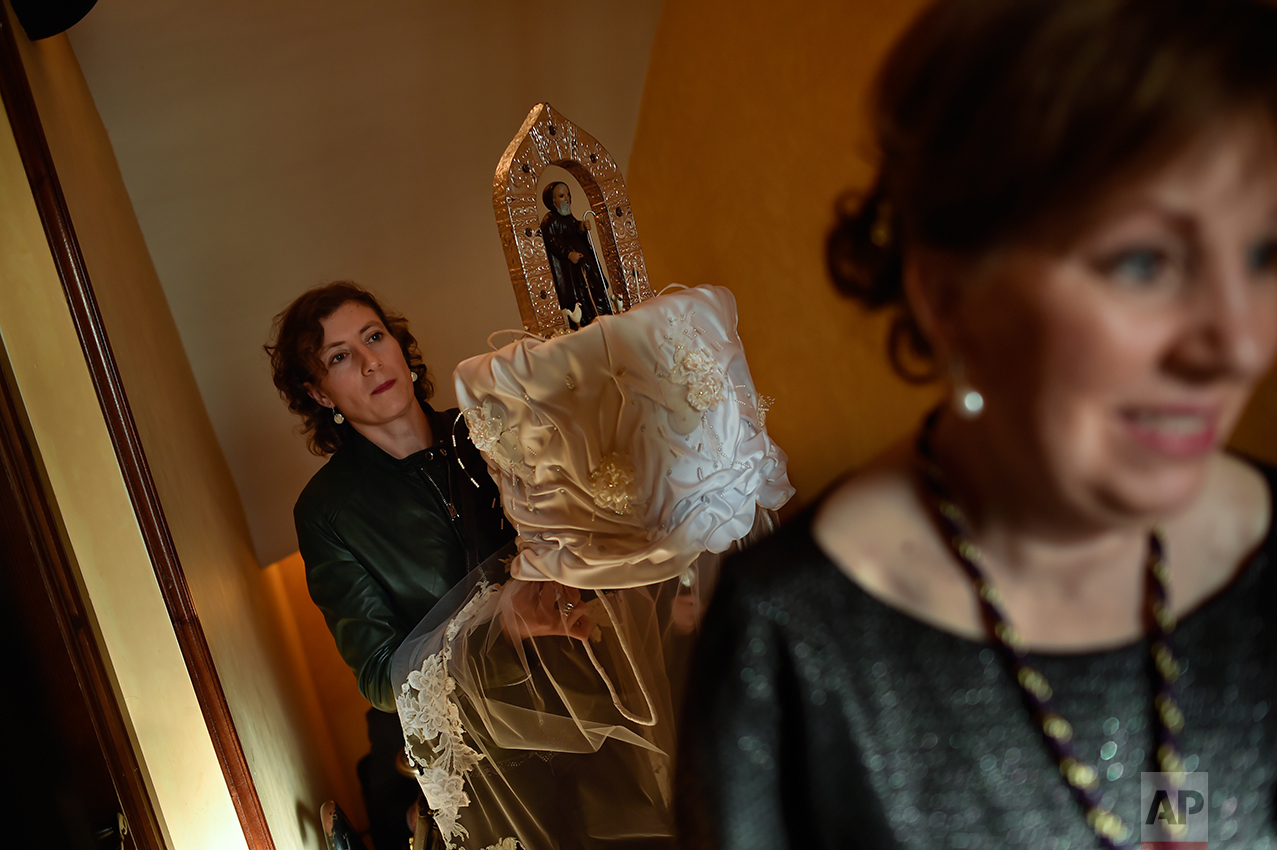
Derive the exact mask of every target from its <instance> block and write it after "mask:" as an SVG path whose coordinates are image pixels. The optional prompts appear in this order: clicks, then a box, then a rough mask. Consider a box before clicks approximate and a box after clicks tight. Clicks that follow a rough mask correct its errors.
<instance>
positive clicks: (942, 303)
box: [903, 251, 957, 363]
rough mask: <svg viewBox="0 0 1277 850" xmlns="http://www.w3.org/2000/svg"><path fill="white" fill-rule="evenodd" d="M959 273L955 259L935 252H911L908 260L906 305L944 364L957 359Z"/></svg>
mask: <svg viewBox="0 0 1277 850" xmlns="http://www.w3.org/2000/svg"><path fill="white" fill-rule="evenodd" d="M956 271H957V269H956V262H955V261H954V260H953V259H951V258H949V257H945V256H943V255H941V254H938V253H936V252H934V251H910V252H908V253H907V254H906V255H905V258H904V270H903V275H904V281H903V282H904V293H905V303H906V305H907V306H908V308H909V313H910V315H911V316H913V320H914V321H915V322H916V323H917V324H918V330H920V331H922V335H923V336H924V337H926V340H927V342H928V343H930V344H931V350H932V351H933V352H935V355H936V359H937V361H938V362H940V363H944V362H946V361H947V360H949V359H950V358H951V357H952V356H953V350H954V340H953V332H952V327H951V326H952V320H953V314H954V307H955V303H954V302H955V301H956V294H957V288H956V286H955V284H954V279H955V276H956Z"/></svg>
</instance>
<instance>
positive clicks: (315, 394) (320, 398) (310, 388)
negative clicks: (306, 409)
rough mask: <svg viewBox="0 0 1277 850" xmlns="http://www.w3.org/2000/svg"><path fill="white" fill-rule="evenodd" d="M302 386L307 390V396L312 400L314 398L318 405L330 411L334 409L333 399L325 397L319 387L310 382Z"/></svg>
mask: <svg viewBox="0 0 1277 850" xmlns="http://www.w3.org/2000/svg"><path fill="white" fill-rule="evenodd" d="M302 386H304V387H305V388H306V394H307V395H309V396H310V397H311V398H313V399H314V400H315V402H316V403H317V404H319V405H321V406H323V407H327V408H330V409H331V408H332V406H333V402H332V399H330V398H329V397H328V396H326V395H324V393H323V391H322V390H320V389H319V387H317V386H315V385H314V384H312V383H310V382H309V381H307V382H306V383H304V384H302Z"/></svg>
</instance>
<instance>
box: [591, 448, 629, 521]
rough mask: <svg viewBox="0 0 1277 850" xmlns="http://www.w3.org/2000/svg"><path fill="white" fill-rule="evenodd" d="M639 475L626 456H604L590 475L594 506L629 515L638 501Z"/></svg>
mask: <svg viewBox="0 0 1277 850" xmlns="http://www.w3.org/2000/svg"><path fill="white" fill-rule="evenodd" d="M637 481H638V474H637V473H636V472H635V469H634V464H633V463H631V462H630V459H629V458H627V457H625V456H624V455H618V454H609V455H604V456H603V460H602V461H600V462H599V465H598V467H596V468H595V470H594V471H593V472H591V473H590V496H591V497H593V499H594V504H596V505H598V506H599V507H600V508H603V509H604V510H608V511H611V512H612V513H614V514H622V515H624V514H628V513H630V512H632V511H633V509H634V506H635V504H636V503H637V501H638V496H637V494H636V493H635V483H636V482H637Z"/></svg>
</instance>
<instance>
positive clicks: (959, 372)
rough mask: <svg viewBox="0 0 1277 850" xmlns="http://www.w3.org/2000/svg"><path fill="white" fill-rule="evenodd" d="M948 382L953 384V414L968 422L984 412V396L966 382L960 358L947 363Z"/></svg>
mask: <svg viewBox="0 0 1277 850" xmlns="http://www.w3.org/2000/svg"><path fill="white" fill-rule="evenodd" d="M949 380H950V381H952V382H953V400H952V405H953V412H954V413H956V414H958V416H959V417H960V418H962V419H966V420H968V421H970V420H972V419H975V418H976V417H977V416H979V415H980V413H981V412H982V411H983V410H984V396H982V395H980V391H979V390H977V389H976V388H975V387H973V386H971V384H970V383H969V382H968V381H967V370H966V369H965V368H963V365H962V360H961V358H958V357H955V358H953V359H952V360H950V361H949Z"/></svg>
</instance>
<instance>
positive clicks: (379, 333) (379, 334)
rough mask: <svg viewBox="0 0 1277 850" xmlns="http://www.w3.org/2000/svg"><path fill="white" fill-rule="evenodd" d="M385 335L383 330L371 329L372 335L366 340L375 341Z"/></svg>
mask: <svg viewBox="0 0 1277 850" xmlns="http://www.w3.org/2000/svg"><path fill="white" fill-rule="evenodd" d="M385 335H386V334H385V332H384V331H373V333H372V336H370V337H368V341H369V342H376V341H377V340H379V339H381V338H382V337H383V336H385Z"/></svg>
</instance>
